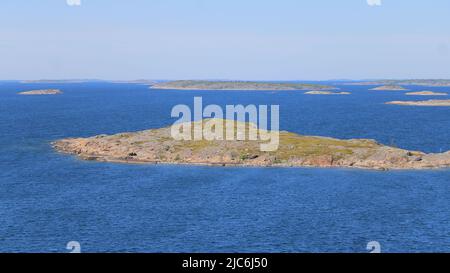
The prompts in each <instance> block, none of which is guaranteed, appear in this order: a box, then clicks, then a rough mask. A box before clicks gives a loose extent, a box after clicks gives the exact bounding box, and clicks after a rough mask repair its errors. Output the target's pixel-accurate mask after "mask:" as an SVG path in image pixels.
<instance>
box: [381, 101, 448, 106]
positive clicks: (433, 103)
mask: <svg viewBox="0 0 450 273" xmlns="http://www.w3.org/2000/svg"><path fill="white" fill-rule="evenodd" d="M386 104H395V105H407V106H408V105H409V106H450V100H425V101H390V102H386Z"/></svg>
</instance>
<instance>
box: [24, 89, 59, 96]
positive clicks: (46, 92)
mask: <svg viewBox="0 0 450 273" xmlns="http://www.w3.org/2000/svg"><path fill="white" fill-rule="evenodd" d="M62 93H63V92H61V90H59V89H43V90H31V91H25V92H20V93H19V95H60V94H62Z"/></svg>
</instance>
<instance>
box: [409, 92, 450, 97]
mask: <svg viewBox="0 0 450 273" xmlns="http://www.w3.org/2000/svg"><path fill="white" fill-rule="evenodd" d="M406 95H407V96H448V94H447V93H444V92H433V91H420V92H410V93H406Z"/></svg>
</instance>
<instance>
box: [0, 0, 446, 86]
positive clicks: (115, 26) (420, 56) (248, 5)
mask: <svg viewBox="0 0 450 273" xmlns="http://www.w3.org/2000/svg"><path fill="white" fill-rule="evenodd" d="M449 10H450V2H449V1H446V0H435V1H433V3H430V2H427V1H419V0H396V1H393V0H369V1H368V0H350V1H331V0H318V1H298V0H281V1H268V0H260V1H256V0H248V1H237V0H228V1H205V0H183V1H181V0H164V1H163V0H154V1H144V0H135V1H133V3H130V2H128V1H119V0H108V1H106V0H81V1H80V0H26V1H25V0H14V1H9V0H6V1H2V2H1V3H0V59H1V66H0V78H1V79H5V80H9V79H12V80H14V79H18V80H38V79H52V80H55V79H107V80H110V79H111V80H135V79H165V80H176V79H233V80H254V81H327V80H336V79H349V80H350V79H351V80H368V79H447V78H450V66H449V65H448V63H449V62H450V36H449V35H448V34H449V30H450V18H449V17H448V11H449Z"/></svg>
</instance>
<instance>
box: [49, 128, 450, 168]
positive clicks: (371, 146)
mask: <svg viewBox="0 0 450 273" xmlns="http://www.w3.org/2000/svg"><path fill="white" fill-rule="evenodd" d="M200 122H201V121H200ZM246 125H247V126H249V125H248V124H246ZM279 136H280V144H279V148H278V150H276V151H274V152H262V151H260V144H261V143H264V142H263V141H260V140H258V141H248V140H246V141H227V140H214V141H207V140H199V141H194V140H190V141H184V140H180V141H178V140H174V139H173V138H172V137H171V134H170V127H167V128H161V129H152V130H146V131H141V132H135V133H125V134H117V135H110V136H102V137H95V136H94V137H90V138H70V139H63V140H59V141H56V142H54V143H53V146H54V148H55V149H56V150H58V151H60V152H64V153H69V154H74V155H76V156H78V157H79V158H81V159H85V160H97V161H109V162H128V163H155V164H156V163H168V164H206V165H217V166H234V165H242V166H280V167H289V166H292V167H301V166H309V167H349V168H367V169H376V170H388V169H427V168H448V167H450V152H446V153H440V154H425V153H422V152H416V151H408V150H403V149H399V148H394V147H389V146H384V145H381V144H379V143H377V142H376V141H374V140H369V139H351V140H340V139H334V138H327V137H316V136H302V135H298V134H295V133H290V132H279Z"/></svg>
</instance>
